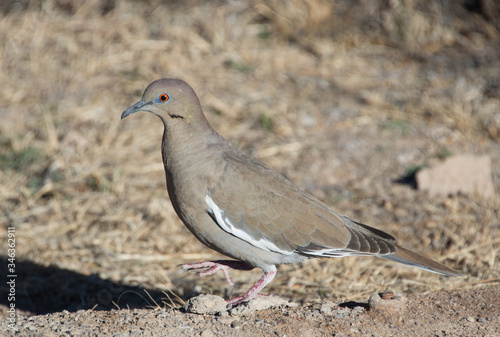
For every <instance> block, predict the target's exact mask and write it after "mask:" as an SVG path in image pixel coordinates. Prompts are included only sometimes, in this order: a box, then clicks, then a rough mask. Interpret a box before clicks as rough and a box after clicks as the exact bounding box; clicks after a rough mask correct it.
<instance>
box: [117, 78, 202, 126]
mask: <svg viewBox="0 0 500 337" xmlns="http://www.w3.org/2000/svg"><path fill="white" fill-rule="evenodd" d="M139 111H149V112H152V113H153V114H155V115H157V116H158V117H160V118H161V119H162V120H163V122H164V123H165V125H170V124H172V121H173V120H176V121H178V122H183V123H185V124H190V125H193V126H195V125H196V124H200V123H203V124H204V123H205V122H206V119H205V116H204V115H203V112H202V110H201V106H200V101H199V100H198V97H197V96H196V94H195V92H194V90H193V89H192V88H191V87H190V86H189V84H187V83H186V82H184V81H182V80H177V79H171V78H162V79H159V80H156V81H154V82H152V83H151V84H150V85H148V87H147V88H146V90H145V91H144V94H143V95H142V99H141V100H140V101H139V102H137V103H135V104H134V105H132V106H131V107H130V108H128V109H127V110H125V111H124V112H123V113H122V117H121V118H122V119H124V118H125V117H127V116H128V115H131V114H133V113H136V112H139Z"/></svg>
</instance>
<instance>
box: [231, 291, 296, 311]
mask: <svg viewBox="0 0 500 337" xmlns="http://www.w3.org/2000/svg"><path fill="white" fill-rule="evenodd" d="M297 305H298V304H297V303H293V302H288V301H287V300H285V299H284V298H281V297H279V296H266V297H257V298H254V299H252V300H250V301H248V302H246V303H242V304H240V305H238V306H237V307H236V308H233V309H231V310H230V313H231V315H249V314H252V313H254V312H256V311H259V310H266V309H269V308H275V307H296V306H297Z"/></svg>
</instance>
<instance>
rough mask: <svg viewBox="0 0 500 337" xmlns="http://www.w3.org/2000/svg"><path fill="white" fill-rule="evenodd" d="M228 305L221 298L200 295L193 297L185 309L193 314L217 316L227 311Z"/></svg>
mask: <svg viewBox="0 0 500 337" xmlns="http://www.w3.org/2000/svg"><path fill="white" fill-rule="evenodd" d="M226 306H227V303H226V301H225V300H224V299H223V298H222V297H220V296H215V295H198V296H196V297H191V298H190V299H189V300H188V301H187V302H186V305H185V307H184V309H185V310H186V312H190V313H193V314H211V315H213V314H217V313H220V312H223V311H226Z"/></svg>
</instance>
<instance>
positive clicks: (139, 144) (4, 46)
mask: <svg viewBox="0 0 500 337" xmlns="http://www.w3.org/2000/svg"><path fill="white" fill-rule="evenodd" d="M8 3H9V4H8V5H3V6H4V14H3V15H2V16H1V17H0V41H2V42H1V47H0V81H1V85H0V102H1V104H0V117H1V123H0V159H1V161H0V169H1V171H0V223H1V224H2V227H1V229H0V230H1V232H0V233H1V235H2V238H4V237H5V233H6V227H7V226H15V227H16V233H17V238H18V244H17V256H18V258H19V259H20V260H23V261H28V262H29V263H27V264H26V266H30V268H28V269H27V270H25V271H24V278H20V279H19V282H20V283H21V285H22V287H20V288H19V289H20V290H19V291H20V292H21V294H22V296H25V297H26V298H29V300H27V302H28V303H30V304H27V305H26V306H25V309H26V310H29V311H36V312H43V309H40V310H38V311H37V310H35V309H33V305H35V304H36V305H37V306H42V307H43V306H44V305H45V303H44V302H43V301H42V300H40V299H37V296H39V295H37V294H40V293H43V292H44V291H45V292H50V293H51V294H53V295H52V298H51V299H50V301H53V302H60V303H61V304H60V306H59V307H57V306H55V307H57V308H66V306H65V305H66V304H65V303H67V302H68V301H70V302H71V301H72V303H70V304H68V307H71V308H73V307H76V306H77V304H79V303H78V301H81V303H80V304H81V305H82V306H88V303H89V302H88V301H83V300H79V299H78V296H76V299H69V300H68V298H67V297H68V296H69V295H68V294H71V295H74V296H75V295H77V294H79V293H82V292H83V295H84V296H88V297H92V296H95V295H93V294H92V291H97V290H99V289H102V288H103V287H104V288H106V289H107V288H109V287H111V283H106V282H107V281H109V282H115V283H113V284H115V285H116V284H119V285H127V286H135V285H138V286H139V287H140V288H147V289H150V290H151V289H153V290H156V291H158V292H161V291H166V292H168V291H169V290H172V291H174V292H175V293H178V294H181V295H185V294H187V293H189V292H191V291H193V287H194V285H195V284H198V285H201V287H202V289H203V291H210V292H214V293H220V292H221V291H222V290H224V289H225V288H224V286H223V277H222V275H218V276H214V277H211V278H208V279H203V280H200V281H198V280H196V278H194V277H192V276H191V275H187V274H184V273H180V271H179V268H178V267H177V265H178V264H181V263H185V262H190V261H197V260H202V259H209V258H217V257H218V256H217V255H216V254H215V253H214V252H212V251H209V250H208V249H206V248H204V247H202V246H201V244H199V243H198V242H197V241H196V239H195V238H194V237H193V236H192V235H190V234H189V232H188V231H187V230H186V229H185V228H184V227H183V226H182V224H181V223H180V221H179V220H178V219H177V217H176V215H175V213H174V211H173V209H172V208H171V206H170V202H169V201H168V197H167V195H166V189H165V182H164V173H163V167H162V164H161V158H160V152H159V145H160V137H161V133H162V125H161V123H159V122H158V120H156V119H155V118H154V117H152V116H150V115H147V114H139V115H137V116H135V115H134V116H133V118H130V119H127V120H126V121H124V122H120V120H119V117H120V113H121V112H122V111H123V110H124V109H125V108H127V107H128V106H129V105H130V104H132V103H134V102H135V101H137V100H138V99H139V97H140V94H141V93H142V90H143V89H144V88H145V86H146V85H147V84H148V83H149V82H151V81H152V80H154V79H157V78H160V77H177V78H182V79H184V80H186V81H187V82H189V83H190V84H191V85H192V86H193V87H194V88H195V90H196V91H197V92H198V94H199V96H200V99H201V101H202V104H203V105H204V108H205V111H206V113H207V115H208V118H209V119H210V120H211V122H212V124H213V125H214V127H215V128H216V129H217V130H218V131H219V132H220V133H222V134H223V135H224V136H226V137H227V138H230V139H232V140H233V141H234V142H235V143H236V144H237V145H238V146H239V147H241V148H243V149H244V150H245V151H247V152H250V153H253V154H254V155H255V156H257V157H260V158H262V159H263V160H265V161H266V162H267V163H268V164H270V165H271V166H273V167H274V168H276V169H278V170H279V171H281V172H284V173H285V174H286V175H287V176H288V177H290V178H291V179H292V180H293V181H295V182H296V183H297V184H298V185H299V186H301V187H303V188H305V189H306V190H307V191H308V192H310V193H313V194H315V195H316V196H318V197H320V198H321V199H323V200H325V201H326V202H327V203H329V204H331V205H333V206H334V207H335V208H336V209H338V210H339V211H341V212H342V213H344V214H346V215H349V216H350V217H354V218H357V219H359V220H362V221H364V222H367V223H369V224H371V225H373V226H375V227H379V228H381V229H384V230H387V231H390V232H391V233H393V234H395V235H396V236H397V237H399V239H400V240H401V242H403V243H405V245H406V246H408V247H410V248H413V249H415V250H418V251H421V252H423V253H425V254H427V255H428V256H431V257H433V258H435V259H438V260H441V261H443V262H444V263H446V264H448V265H450V266H454V267H456V268H458V269H460V271H462V272H463V273H464V274H465V276H464V277H463V278H453V279H443V278H440V277H437V276H436V275H433V274H428V273H424V272H420V271H418V270H413V269H405V268H399V266H395V265H393V264H390V263H386V262H384V261H382V260H374V259H369V258H366V259H361V258H358V259H354V258H352V259H351V258H346V259H339V260H337V259H331V260H315V261H309V262H308V263H305V264H304V265H300V266H298V265H297V266H282V267H280V271H279V273H278V277H277V279H276V280H275V281H274V282H273V283H272V285H271V286H270V287H269V290H270V291H272V292H278V293H280V294H283V295H285V296H288V297H293V298H295V299H297V300H299V299H304V300H307V301H309V300H316V299H318V298H323V297H326V298H329V299H332V300H338V299H350V300H353V299H366V297H367V296H368V295H369V294H371V293H373V292H376V291H381V290H384V289H385V288H393V289H396V290H397V291H405V292H425V291H435V290H439V289H444V288H448V289H449V288H462V289H467V288H472V287H482V286H490V285H494V284H498V283H499V280H500V279H499V278H500V267H499V266H500V263H499V256H500V236H499V230H500V227H499V226H500V223H499V218H500V214H499V209H500V199H499V197H498V194H497V196H496V197H495V198H492V199H490V200H483V199H480V198H476V197H467V196H454V197H449V198H443V199H433V200H431V199H429V198H428V197H426V196H425V195H423V194H422V193H420V192H418V191H416V190H412V189H410V188H409V187H408V186H401V185H397V184H394V182H393V180H394V179H395V178H397V177H398V176H400V175H403V174H404V170H405V169H406V168H407V167H409V166H411V165H420V164H423V163H432V162H433V161H436V160H438V157H439V156H440V155H441V154H443V153H449V152H451V153H462V152H478V153H485V154H489V155H490V156H492V162H493V174H494V177H493V178H494V181H495V186H496V190H497V192H498V191H500V170H499V167H500V146H499V145H498V141H499V139H500V112H499V111H500V89H499V87H500V85H499V83H500V62H499V61H498V55H499V51H500V44H499V41H500V38H499V31H498V26H495V23H494V22H490V21H487V20H485V19H484V18H483V17H482V16H481V15H480V14H477V13H471V12H468V11H467V10H465V9H464V8H462V7H460V5H459V4H455V3H453V2H446V3H448V4H449V5H448V6H450V7H449V8H442V7H440V5H436V4H435V2H429V1H399V2H397V1H390V2H388V3H389V5H383V4H382V3H385V2H382V1H369V2H366V4H364V5H360V4H357V5H353V4H352V3H351V2H349V1H337V2H331V1H321V0H315V1H309V2H307V3H303V2H302V1H290V2H283V1H253V2H251V3H248V2H246V1H233V2H230V3H226V2H210V3H207V2H203V1H194V0H192V1H186V2H173V3H172V4H165V3H163V2H161V1H155V0H149V1H141V2H132V1H111V0H110V1H105V2H101V1H78V0H67V1H62V0H47V1H44V2H42V4H41V5H37V4H34V3H35V2H19V3H20V4H17V5H11V4H10V2H8ZM28 3H29V4H28ZM431 3H432V4H431ZM430 4H431V5H430ZM10 6H11V7H12V8H11V7H10ZM5 244H6V240H5V239H2V241H1V246H2V247H5ZM2 251H5V249H3V248H2ZM35 266H37V267H35ZM48 266H52V267H51V268H55V269H50V271H51V273H52V274H53V275H56V279H55V280H54V279H52V278H50V277H48V276H46V274H51V273H48V270H49V269H44V268H48ZM66 269H67V270H69V271H71V272H74V273H75V274H72V273H70V274H64V273H62V272H59V273H58V272H57V270H66ZM54 273H55V274H54ZM93 274H95V275H97V276H96V277H98V278H99V279H100V280H101V281H99V282H94V281H89V280H90V278H91V277H93V276H89V275H93ZM44 275H45V276H44ZM62 275H64V278H71V277H77V276H75V275H79V276H78V277H80V276H83V278H82V279H79V280H83V281H82V282H87V283H89V284H90V283H91V284H92V287H90V288H91V289H87V290H78V289H76V290H75V289H69V288H71V287H69V288H68V289H66V288H64V287H62V286H59V287H58V285H61V284H67V283H65V282H67V280H65V279H60V278H61V277H62ZM234 276H235V280H236V282H237V283H238V284H239V285H240V286H241V287H240V290H244V289H245V288H246V287H248V286H250V283H251V282H252V281H255V280H256V278H258V277H259V276H260V274H259V273H257V272H254V273H251V272H250V273H249V272H247V273H235V274H234ZM58 277H59V278H58ZM103 280H106V281H103ZM92 282H94V283H92ZM34 283H36V285H37V286H36V288H37V289H38V291H39V292H38V293H37V292H30V291H31V290H30V289H32V288H33V284H34ZM54 288H55V289H54ZM63 288H64V289H63ZM21 289H25V290H24V292H23V290H21ZM96 289H97V290H96ZM72 292H73V293H72ZM83 295H82V296H83ZM65 296H66V297H65ZM142 296H145V297H146V298H147V297H148V295H145V294H143V295H142ZM161 297H163V300H164V301H165V303H170V300H169V299H168V298H167V297H166V296H161ZM2 298H3V297H2ZM40 298H44V297H43V296H42V297H40ZM2 303H3V302H2ZM158 303H160V302H158ZM97 304H102V302H99V301H98V303H97ZM71 305H73V306H71ZM119 305H127V303H125V304H123V303H119ZM170 305H172V304H171V303H170ZM47 310H49V309H47Z"/></svg>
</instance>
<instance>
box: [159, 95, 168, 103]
mask: <svg viewBox="0 0 500 337" xmlns="http://www.w3.org/2000/svg"><path fill="white" fill-rule="evenodd" d="M169 99H170V96H169V95H167V94H165V93H163V94H160V95H159V96H158V102H161V103H164V102H166V101H168V100H169Z"/></svg>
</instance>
